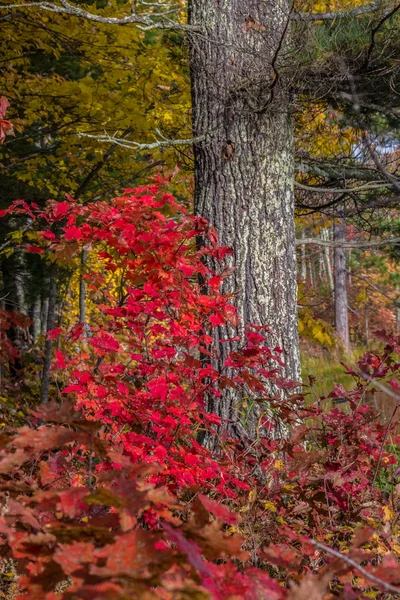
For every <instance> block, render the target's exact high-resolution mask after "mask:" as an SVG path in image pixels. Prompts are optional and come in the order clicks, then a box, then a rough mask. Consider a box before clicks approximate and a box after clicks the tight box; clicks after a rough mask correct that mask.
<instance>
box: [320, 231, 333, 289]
mask: <svg viewBox="0 0 400 600" xmlns="http://www.w3.org/2000/svg"><path fill="white" fill-rule="evenodd" d="M321 237H322V239H323V240H325V241H327V242H328V241H329V231H328V229H322V231H321ZM323 252H324V262H325V271H326V276H327V279H328V284H329V289H330V290H331V292H333V291H334V287H335V286H334V283H333V275H332V268H331V259H330V256H329V248H327V247H326V246H325V247H324V248H323Z"/></svg>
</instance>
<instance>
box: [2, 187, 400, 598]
mask: <svg viewBox="0 0 400 600" xmlns="http://www.w3.org/2000/svg"><path fill="white" fill-rule="evenodd" d="M5 212H6V213H7V214H10V213H12V214H13V215H15V216H16V217H18V215H19V214H23V215H27V214H28V215H29V218H30V222H31V223H32V230H33V231H35V235H36V238H35V239H36V242H35V244H34V245H33V244H32V243H31V242H29V244H27V250H28V251H30V252H34V253H37V254H40V255H41V256H42V258H43V260H46V261H52V262H58V263H59V264H62V263H63V261H67V260H70V259H72V258H73V257H77V256H80V253H81V251H82V248H85V249H86V250H87V252H88V253H89V254H90V255H91V256H94V257H95V259H96V260H95V261H93V262H92V263H89V267H88V268H87V272H86V273H85V275H84V278H85V282H86V285H87V288H88V294H89V297H90V296H92V297H93V298H94V299H95V300H96V303H97V309H98V314H97V320H96V321H95V324H93V323H92V324H91V326H90V327H84V325H83V324H82V323H81V324H79V323H78V324H75V325H73V326H69V327H67V328H64V327H63V326H60V327H57V328H56V329H54V330H52V331H48V332H47V337H48V338H49V339H52V340H53V341H54V344H55V351H54V359H53V365H52V380H53V386H52V390H51V396H52V401H51V402H50V403H47V404H45V405H42V406H37V407H35V408H33V409H32V410H31V412H30V415H29V417H28V419H27V421H26V424H25V425H24V426H22V427H20V428H18V429H16V430H15V429H13V428H12V426H11V425H12V423H7V424H6V426H5V427H4V428H3V433H2V435H1V438H0V443H1V451H0V495H1V501H2V512H1V517H0V533H1V536H2V538H1V539H2V542H1V543H2V545H1V551H2V555H3V557H5V558H8V559H9V558H11V557H12V558H13V559H14V561H15V563H14V564H15V570H16V573H17V574H18V576H19V577H18V581H17V585H18V592H17V595H18V598H21V599H22V598H30V599H32V600H43V599H46V600H56V599H61V598H63V599H71V600H72V599H74V600H75V599H82V600H86V599H88V600H89V599H93V600H94V599H103V598H110V599H111V598H113V599H114V598H115V599H121V600H122V599H125V598H143V599H144V600H146V599H149V600H150V599H153V598H154V599H157V598H160V599H163V600H170V599H187V598H196V599H199V600H200V599H202V598H204V599H206V598H212V599H215V600H222V599H236V598H246V599H249V600H250V599H251V600H253V599H264V598H268V599H277V600H278V599H283V598H288V599H294V598H296V599H298V598H300V599H301V598H323V597H326V598H343V599H346V600H350V599H353V598H365V597H366V595H365V594H367V593H368V597H384V594H387V593H393V592H394V591H396V586H400V563H399V557H400V546H399V544H398V542H397V535H398V523H397V513H398V508H399V507H398V503H399V495H400V492H399V489H398V487H397V480H396V477H397V471H396V464H397V459H396V456H395V454H393V452H391V451H390V450H391V449H392V450H393V449H394V448H395V445H396V443H397V442H398V439H397V437H398V436H397V434H396V431H395V425H396V423H395V418H393V420H392V422H391V423H390V424H389V425H382V424H379V423H378V422H377V420H376V415H375V414H374V412H373V411H372V409H370V408H369V407H367V406H365V405H364V404H363V398H364V396H365V393H366V390H367V388H368V387H371V385H373V382H374V381H375V380H379V379H385V380H388V379H389V380H390V382H389V385H390V386H391V388H392V389H393V390H394V393H395V391H396V390H397V389H398V387H399V379H398V375H399V367H400V364H399V362H397V361H398V354H399V353H400V338H398V337H395V336H391V335H389V334H386V333H384V332H380V333H379V336H380V338H381V339H382V341H383V342H384V350H383V351H382V352H381V353H380V354H374V353H369V354H367V355H366V356H365V357H363V358H362V359H361V360H360V361H359V364H358V368H357V369H358V370H354V371H352V374H353V377H354V380H355V384H354V389H353V390H352V391H351V392H348V391H346V390H345V389H343V388H340V386H337V387H336V388H335V389H334V390H333V392H332V397H337V396H341V397H345V398H346V399H347V406H348V411H343V410H340V409H339V408H334V409H332V410H330V411H328V410H326V409H325V408H324V402H326V400H325V399H320V398H313V397H312V396H309V398H311V400H310V399H309V400H308V401H307V402H305V396H306V393H307V392H308V387H307V386H306V387H305V388H304V392H303V393H298V390H296V388H294V384H293V382H284V381H282V380H281V379H280V377H279V366H280V353H279V349H270V348H269V347H268V344H267V340H266V337H265V330H264V328H262V327H255V326H253V327H252V326H246V327H244V326H243V324H241V323H239V322H238V318H237V315H236V311H235V309H234V307H233V305H232V304H231V300H232V299H231V298H228V297H225V296H224V295H222V294H221V293H220V288H221V282H222V280H223V277H224V276H226V275H227V274H226V273H224V269H223V259H224V257H225V256H226V255H227V253H229V252H230V250H229V249H228V248H224V247H220V246H219V245H218V241H217V237H216V234H215V231H214V230H213V229H212V228H211V227H210V226H209V225H208V223H207V222H205V221H204V220H203V219H200V218H197V217H194V216H192V215H191V214H190V213H188V211H187V210H186V209H185V208H184V207H183V206H181V205H179V204H178V203H177V201H176V200H175V199H174V198H173V197H172V196H171V195H170V194H168V193H167V192H166V190H165V182H163V181H157V182H155V183H154V184H153V185H150V186H146V187H142V188H136V189H132V190H126V191H125V193H124V194H123V195H122V196H121V197H118V198H115V199H114V200H113V201H112V202H111V203H108V202H96V203H92V204H88V203H87V204H80V203H78V202H75V201H74V200H73V198H71V197H67V198H66V199H65V200H64V201H62V202H55V201H49V202H48V203H47V205H46V206H45V208H44V209H43V208H40V207H39V206H37V205H35V204H30V205H28V204H26V203H25V202H24V201H16V202H14V203H13V205H12V206H11V207H10V208H9V209H8V211H5ZM3 216H6V215H3ZM199 236H201V237H202V238H203V239H206V240H207V245H206V246H205V247H203V248H202V249H200V250H199V249H198V248H197V246H196V239H197V238H198V237H199ZM205 255H211V256H213V257H214V258H215V259H216V260H217V262H218V261H219V262H220V265H221V267H220V269H219V270H218V271H217V272H211V271H210V269H209V268H208V267H207V266H206V261H204V260H203V259H204V257H205ZM90 264H93V265H96V266H95V267H90ZM199 281H200V282H201V283H199ZM2 318H3V317H2ZM7 318H11V317H7ZM13 318H15V317H13ZM4 319H5V320H4V323H5V325H3V329H5V330H6V329H7V322H6V316H4ZM226 323H228V324H229V325H230V328H231V331H232V337H234V338H235V339H237V348H236V350H235V352H234V353H232V354H231V355H230V356H229V357H228V360H227V362H226V368H224V369H222V371H219V372H218V371H216V370H215V368H214V366H213V365H214V364H215V361H213V360H212V359H213V357H214V356H216V355H217V354H218V352H219V348H217V347H215V345H214V341H213V340H214V338H213V335H212V332H213V330H214V328H216V327H218V326H220V325H221V324H226ZM21 326H23V324H21ZM5 337H6V336H5ZM13 352H18V351H17V349H13ZM13 352H11V346H10V349H8V350H7V352H4V353H3V354H1V357H2V361H3V363H4V364H5V366H6V363H7V361H11V362H12V360H13V359H14V355H13ZM396 356H397V358H396ZM271 382H272V383H273V384H274V389H276V390H277V391H278V392H279V393H278V392H277V394H276V397H270V396H271V395H270V393H269V392H268V390H270V389H271ZM310 384H311V388H310V389H312V382H310ZM227 388H231V389H233V390H235V392H236V393H237V395H238V397H241V398H247V399H249V400H251V401H252V402H253V403H257V405H258V406H259V410H258V420H259V435H258V436H257V438H256V439H255V440H253V441H250V440H242V441H240V440H233V439H230V438H229V435H228V434H227V429H226V425H227V424H226V423H223V422H221V421H220V419H219V417H218V416H217V415H214V414H210V413H208V411H207V402H208V400H209V398H210V397H211V396H215V397H220V396H221V395H223V394H224V392H225V390H226V389H227ZM279 390H280V391H279ZM276 419H280V420H282V421H284V422H285V423H286V424H287V425H288V427H289V434H288V435H287V436H280V437H279V436H275V439H274V436H271V432H272V430H273V427H274V422H275V421H276ZM204 439H205V440H206V443H200V440H203V441H204ZM211 442H212V443H211ZM389 442H390V444H389ZM210 448H214V449H213V450H211V449H210ZM331 550H333V551H334V552H335V551H336V552H340V553H341V554H342V557H341V556H340V554H337V555H336V556H334V555H332V552H330V551H331ZM358 565H363V566H362V567H361V570H360V568H358ZM371 595H372V596H371Z"/></svg>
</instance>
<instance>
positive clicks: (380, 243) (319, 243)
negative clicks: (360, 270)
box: [296, 237, 400, 248]
mask: <svg viewBox="0 0 400 600" xmlns="http://www.w3.org/2000/svg"><path fill="white" fill-rule="evenodd" d="M303 244H314V245H315V246H325V247H326V248H376V247H377V246H388V245H391V244H400V237H395V238H389V239H387V240H379V241H375V242H330V241H327V240H321V239H318V238H303V239H298V240H296V246H302V245H303Z"/></svg>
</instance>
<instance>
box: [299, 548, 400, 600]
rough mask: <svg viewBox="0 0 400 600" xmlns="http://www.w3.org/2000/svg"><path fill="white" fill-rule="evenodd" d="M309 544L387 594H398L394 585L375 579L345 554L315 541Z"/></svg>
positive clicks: (399, 590)
mask: <svg viewBox="0 0 400 600" xmlns="http://www.w3.org/2000/svg"><path fill="white" fill-rule="evenodd" d="M310 542H311V544H312V545H313V546H315V547H316V548H318V549H319V550H323V551H324V552H326V553H327V554H330V555H331V556H334V557H335V558H338V559H340V560H342V561H343V562H345V563H347V564H348V565H350V566H351V567H353V569H356V570H357V571H358V572H359V573H362V574H363V575H364V577H365V578H366V579H369V581H373V582H374V583H376V584H377V585H380V586H381V587H382V588H383V589H384V590H386V591H387V592H390V593H391V594H400V588H397V587H395V586H394V585H391V584H390V583H387V582H386V581H384V580H383V579H380V578H379V577H376V575H373V574H372V573H370V572H369V571H367V570H366V569H364V567H362V566H361V565H359V564H358V563H357V562H356V561H355V560H353V559H352V558H350V557H349V556H346V554H342V553H341V552H338V551H337V550H334V549H333V548H330V547H329V546H325V544H322V543H321V542H317V541H315V540H310Z"/></svg>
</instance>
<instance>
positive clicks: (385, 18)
mask: <svg viewBox="0 0 400 600" xmlns="http://www.w3.org/2000/svg"><path fill="white" fill-rule="evenodd" d="M399 9H400V4H398V5H397V6H395V7H394V8H393V9H392V10H390V11H389V12H387V13H386V14H385V15H384V16H383V17H382V19H381V20H380V21H379V23H378V24H377V25H376V26H375V27H374V28H373V30H372V31H371V43H370V45H369V48H368V50H367V56H366V58H365V62H364V64H363V65H362V67H360V71H361V72H364V71H366V70H367V68H368V65H369V61H370V58H371V56H372V53H373V51H374V48H375V42H376V39H375V38H376V35H377V33H378V32H379V30H380V29H381V27H383V25H384V24H385V22H386V21H387V20H388V19H390V17H392V16H393V15H394V14H395V13H396V12H397V11H398V10H399Z"/></svg>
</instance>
